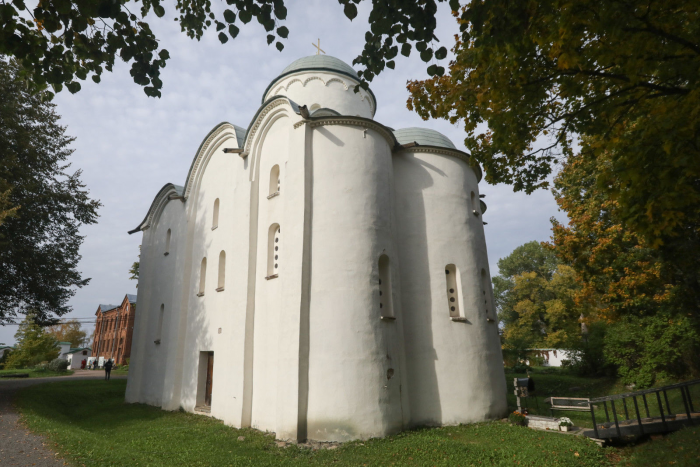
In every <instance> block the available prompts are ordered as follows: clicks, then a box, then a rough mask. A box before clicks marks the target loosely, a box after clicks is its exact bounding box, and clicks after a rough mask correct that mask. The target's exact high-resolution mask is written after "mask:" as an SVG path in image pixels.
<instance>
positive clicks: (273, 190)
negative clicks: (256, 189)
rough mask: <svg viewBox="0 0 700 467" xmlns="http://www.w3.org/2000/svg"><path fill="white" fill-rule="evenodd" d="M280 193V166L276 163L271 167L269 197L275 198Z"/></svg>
mask: <svg viewBox="0 0 700 467" xmlns="http://www.w3.org/2000/svg"><path fill="white" fill-rule="evenodd" d="M279 194H280V166H279V165H277V164H275V165H274V166H273V167H272V169H270V188H269V193H268V195H269V196H268V197H267V198H268V199H270V198H274V197H275V196H277V195H279Z"/></svg>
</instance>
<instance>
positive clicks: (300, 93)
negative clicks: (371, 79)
mask: <svg viewBox="0 0 700 467" xmlns="http://www.w3.org/2000/svg"><path fill="white" fill-rule="evenodd" d="M357 84H358V81H357V80H353V79H352V78H350V77H348V76H344V75H339V74H335V73H328V72H323V71H315V70H310V71H301V72H298V73H292V74H290V75H288V76H285V77H284V78H282V79H280V80H278V81H277V82H275V83H274V84H273V85H272V87H270V90H269V91H268V92H267V94H266V95H265V99H269V98H270V97H272V96H287V97H288V98H290V99H291V100H293V101H294V102H296V103H297V104H299V105H306V106H307V107H308V108H309V109H311V107H312V106H314V104H318V105H319V106H320V107H322V108H329V109H333V110H335V111H337V112H339V113H340V114H341V115H351V116H353V117H355V116H357V117H365V118H372V117H373V116H374V113H375V111H376V109H375V107H374V106H375V105H376V104H375V102H374V100H373V99H372V97H371V95H370V94H369V93H368V92H366V91H364V90H360V92H358V93H355V92H354V87H355V85H357Z"/></svg>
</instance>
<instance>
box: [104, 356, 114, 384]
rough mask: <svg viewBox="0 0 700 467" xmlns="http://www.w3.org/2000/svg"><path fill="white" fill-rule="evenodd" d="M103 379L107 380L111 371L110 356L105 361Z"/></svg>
mask: <svg viewBox="0 0 700 467" xmlns="http://www.w3.org/2000/svg"><path fill="white" fill-rule="evenodd" d="M104 366H105V379H106V380H109V376H110V373H112V359H111V358H110V359H109V360H107V361H106V362H105V365H104Z"/></svg>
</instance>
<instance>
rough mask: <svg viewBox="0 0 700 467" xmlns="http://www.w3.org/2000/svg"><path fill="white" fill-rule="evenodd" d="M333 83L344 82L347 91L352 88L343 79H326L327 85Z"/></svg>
mask: <svg viewBox="0 0 700 467" xmlns="http://www.w3.org/2000/svg"><path fill="white" fill-rule="evenodd" d="M331 83H340V84H342V85H343V87H344V88H345V90H346V91H347V90H348V89H350V87H349V86H348V85H347V83H346V82H345V81H343V80H342V79H340V78H331V79H329V80H328V81H326V83H325V84H326V87H327V86H328V85H329V84H331Z"/></svg>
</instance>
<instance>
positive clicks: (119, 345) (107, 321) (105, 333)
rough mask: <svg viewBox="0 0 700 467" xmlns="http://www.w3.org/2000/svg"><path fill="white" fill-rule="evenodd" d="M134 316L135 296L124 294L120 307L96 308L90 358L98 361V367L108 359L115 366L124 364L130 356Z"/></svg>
mask: <svg viewBox="0 0 700 467" xmlns="http://www.w3.org/2000/svg"><path fill="white" fill-rule="evenodd" d="M135 314H136V295H132V294H126V295H125V296H124V299H123V300H122V302H121V304H120V305H100V306H98V307H97V311H96V312H95V316H96V317H97V320H96V322H95V339H94V341H93V344H92V351H93V352H94V354H93V355H92V356H93V357H95V358H97V359H98V361H99V362H100V365H101V364H102V362H103V361H104V360H107V359H110V358H111V359H113V361H114V362H115V363H116V364H117V365H123V364H125V363H126V359H127V358H129V357H130V355H131V338H132V335H133V333H134V316H135Z"/></svg>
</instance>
